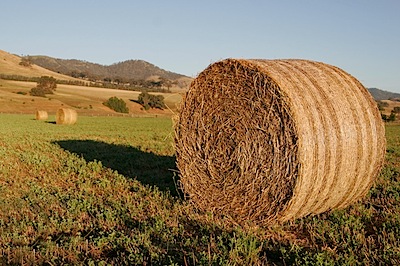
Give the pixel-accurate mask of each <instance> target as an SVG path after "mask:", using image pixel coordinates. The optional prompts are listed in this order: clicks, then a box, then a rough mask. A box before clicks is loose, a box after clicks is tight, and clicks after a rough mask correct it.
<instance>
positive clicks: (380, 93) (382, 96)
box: [368, 88, 400, 101]
mask: <svg viewBox="0 0 400 266" xmlns="http://www.w3.org/2000/svg"><path fill="white" fill-rule="evenodd" d="M368 91H369V92H370V93H371V95H372V97H374V99H375V100H377V101H381V100H389V99H400V93H394V92H389V91H384V90H380V89H377V88H368Z"/></svg>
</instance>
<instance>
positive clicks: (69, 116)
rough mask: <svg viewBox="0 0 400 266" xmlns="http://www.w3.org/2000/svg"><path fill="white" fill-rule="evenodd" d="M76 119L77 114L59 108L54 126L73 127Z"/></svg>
mask: <svg viewBox="0 0 400 266" xmlns="http://www.w3.org/2000/svg"><path fill="white" fill-rule="evenodd" d="M77 119H78V114H77V113H76V111H75V110H73V109H68V108H60V109H58V110H57V113H56V124H60V125H73V124H75V123H76V120H77Z"/></svg>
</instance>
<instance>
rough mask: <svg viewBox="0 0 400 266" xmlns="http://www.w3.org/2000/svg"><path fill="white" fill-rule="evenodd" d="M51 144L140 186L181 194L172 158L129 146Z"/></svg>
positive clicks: (86, 142) (74, 142)
mask: <svg viewBox="0 0 400 266" xmlns="http://www.w3.org/2000/svg"><path fill="white" fill-rule="evenodd" d="M54 143H55V144H57V145H59V146H60V147H61V148H63V149H64V150H67V151H69V152H71V153H75V154H77V155H79V156H81V157H82V158H84V159H85V160H86V161H87V162H89V161H95V160H96V161H100V162H101V163H102V164H103V166H105V167H108V168H110V169H112V170H117V171H118V173H120V174H122V175H124V176H126V177H129V178H133V179H136V180H138V181H139V182H141V183H142V184H143V185H150V186H153V187H154V186H156V187H158V189H159V190H160V191H165V192H167V191H169V192H170V194H171V195H172V196H179V197H181V195H182V193H181V191H179V189H178V188H177V186H176V184H177V182H178V178H179V177H178V175H177V174H175V172H174V170H173V169H175V168H176V166H175V156H162V155H157V154H155V153H153V152H145V151H142V150H140V149H139V148H136V147H132V146H125V145H116V144H109V143H106V142H102V141H95V140H62V141H56V142H54Z"/></svg>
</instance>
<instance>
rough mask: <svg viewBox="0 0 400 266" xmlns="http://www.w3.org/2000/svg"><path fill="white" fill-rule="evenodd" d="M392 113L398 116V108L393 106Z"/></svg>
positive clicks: (399, 108) (399, 110) (399, 111)
mask: <svg viewBox="0 0 400 266" xmlns="http://www.w3.org/2000/svg"><path fill="white" fill-rule="evenodd" d="M392 112H393V113H395V114H400V106H395V107H394V108H393V111H392Z"/></svg>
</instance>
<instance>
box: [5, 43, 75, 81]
mask: <svg viewBox="0 0 400 266" xmlns="http://www.w3.org/2000/svg"><path fill="white" fill-rule="evenodd" d="M20 62H21V57H19V56H16V55H13V54H10V53H7V52H5V51H3V50H0V74H3V75H10V76H11V75H16V76H25V77H40V76H53V77H54V78H56V79H59V80H75V78H72V77H70V76H67V75H62V74H60V73H54V72H53V71H50V70H48V69H45V68H43V67H40V66H37V65H31V66H22V65H20Z"/></svg>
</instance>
